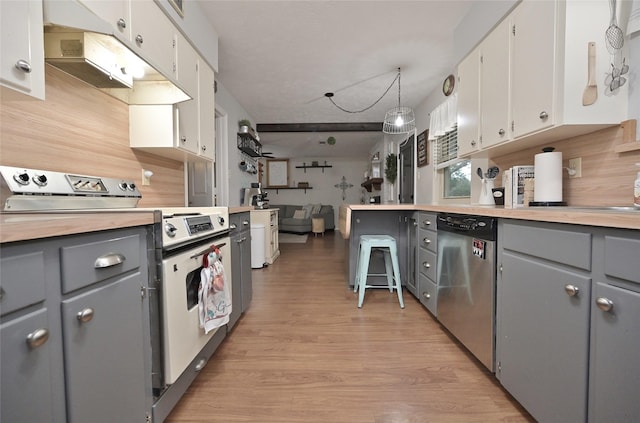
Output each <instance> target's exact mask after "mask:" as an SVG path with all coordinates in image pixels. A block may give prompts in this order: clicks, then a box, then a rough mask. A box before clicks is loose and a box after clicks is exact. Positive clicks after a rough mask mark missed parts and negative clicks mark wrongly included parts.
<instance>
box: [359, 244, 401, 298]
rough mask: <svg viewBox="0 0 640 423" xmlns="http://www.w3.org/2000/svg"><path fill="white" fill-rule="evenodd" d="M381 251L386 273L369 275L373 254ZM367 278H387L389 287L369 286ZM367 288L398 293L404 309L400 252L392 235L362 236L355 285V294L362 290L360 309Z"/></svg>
mask: <svg viewBox="0 0 640 423" xmlns="http://www.w3.org/2000/svg"><path fill="white" fill-rule="evenodd" d="M375 250H380V251H382V253H383V254H384V267H385V273H369V257H370V256H371V252H372V251H375ZM367 276H386V277H387V286H384V285H367ZM367 288H388V289H389V292H393V289H394V288H395V289H396V291H397V292H398V301H399V302H400V308H404V301H403V299H402V284H401V281H400V267H399V266H398V250H397V247H396V239H395V238H394V237H392V236H390V235H361V236H360V251H359V252H358V258H357V261H356V280H355V282H354V284H353V292H356V291H357V290H358V289H359V290H360V292H359V295H358V308H362V302H363V301H364V291H365V289H367Z"/></svg>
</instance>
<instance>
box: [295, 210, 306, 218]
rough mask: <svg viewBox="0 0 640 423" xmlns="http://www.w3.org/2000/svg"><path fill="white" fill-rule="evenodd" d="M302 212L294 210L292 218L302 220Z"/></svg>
mask: <svg viewBox="0 0 640 423" xmlns="http://www.w3.org/2000/svg"><path fill="white" fill-rule="evenodd" d="M304 214H305V213H304V210H302V209H300V210H296V211H294V212H293V218H294V219H304Z"/></svg>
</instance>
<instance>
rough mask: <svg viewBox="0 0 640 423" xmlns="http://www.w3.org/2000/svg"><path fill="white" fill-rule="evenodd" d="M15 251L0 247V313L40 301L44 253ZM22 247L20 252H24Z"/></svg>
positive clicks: (42, 295)
mask: <svg viewBox="0 0 640 423" xmlns="http://www.w3.org/2000/svg"><path fill="white" fill-rule="evenodd" d="M26 248H29V249H30V250H28V252H22V253H21V252H16V248H15V247H10V246H9V247H3V251H2V262H1V263H0V290H1V295H0V312H1V313H2V315H3V316H4V315H5V314H7V313H10V312H12V311H15V310H18V309H20V308H22V307H26V306H29V305H31V304H36V303H38V302H41V301H44V298H45V265H44V252H42V251H33V249H34V246H33V245H32V244H28V245H27V246H26ZM26 248H23V249H26Z"/></svg>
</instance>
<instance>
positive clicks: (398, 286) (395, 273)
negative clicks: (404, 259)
mask: <svg viewBox="0 0 640 423" xmlns="http://www.w3.org/2000/svg"><path fill="white" fill-rule="evenodd" d="M389 250H390V253H391V262H392V263H393V276H394V278H395V280H396V289H397V290H398V301H399V302H400V308H404V300H403V299H402V281H401V280H400V266H398V251H397V250H396V246H395V244H394V245H392V246H391V247H390V248H389Z"/></svg>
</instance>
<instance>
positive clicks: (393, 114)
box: [382, 68, 416, 135]
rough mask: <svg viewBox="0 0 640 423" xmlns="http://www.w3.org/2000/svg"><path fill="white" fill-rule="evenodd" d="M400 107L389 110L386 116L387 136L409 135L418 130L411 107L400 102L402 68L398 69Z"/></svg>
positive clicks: (384, 127)
mask: <svg viewBox="0 0 640 423" xmlns="http://www.w3.org/2000/svg"><path fill="white" fill-rule="evenodd" d="M397 79H398V107H394V108H393V109H391V110H389V111H388V112H387V113H386V115H385V116H384V123H383V125H382V132H384V133H385V134H392V135H393V134H408V133H409V132H411V131H413V130H414V129H416V118H415V115H414V113H413V110H412V109H411V108H410V107H404V106H402V103H401V102H400V68H398V78H397Z"/></svg>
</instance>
